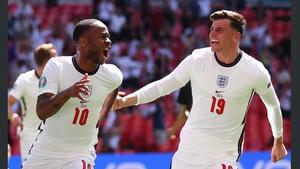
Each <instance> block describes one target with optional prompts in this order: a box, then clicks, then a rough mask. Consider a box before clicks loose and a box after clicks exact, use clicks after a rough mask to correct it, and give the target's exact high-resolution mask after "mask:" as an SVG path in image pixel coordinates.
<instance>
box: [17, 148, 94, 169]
mask: <svg viewBox="0 0 300 169" xmlns="http://www.w3.org/2000/svg"><path fill="white" fill-rule="evenodd" d="M74 154H79V153H74ZM95 159H96V153H95V152H93V153H89V154H85V155H80V154H79V155H78V156H73V157H66V156H63V155H60V156H57V157H53V156H47V155H41V154H38V153H32V154H30V155H29V156H28V158H27V160H26V161H24V162H23V163H22V169H93V168H94V165H95V162H94V161H95Z"/></svg>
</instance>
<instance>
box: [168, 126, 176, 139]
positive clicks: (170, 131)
mask: <svg viewBox="0 0 300 169" xmlns="http://www.w3.org/2000/svg"><path fill="white" fill-rule="evenodd" d="M167 132H168V138H169V139H171V140H174V139H175V138H176V133H175V130H174V128H173V127H169V128H168V130H167Z"/></svg>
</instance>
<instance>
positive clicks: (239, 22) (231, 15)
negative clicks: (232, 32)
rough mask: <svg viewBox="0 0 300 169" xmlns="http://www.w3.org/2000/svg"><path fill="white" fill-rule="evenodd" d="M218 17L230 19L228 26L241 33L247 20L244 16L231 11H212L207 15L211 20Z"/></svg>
mask: <svg viewBox="0 0 300 169" xmlns="http://www.w3.org/2000/svg"><path fill="white" fill-rule="evenodd" d="M218 19H229V20H230V21H231V23H230V26H231V27H232V28H234V29H236V30H237V31H239V32H240V33H241V35H243V32H244V30H245V29H246V24H247V21H246V20H245V18H244V16H243V15H241V14H239V13H237V12H233V11H228V10H221V11H216V12H214V13H212V14H211V15H210V17H209V20H210V21H211V22H213V21H215V20H218Z"/></svg>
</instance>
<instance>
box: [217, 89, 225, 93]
mask: <svg viewBox="0 0 300 169" xmlns="http://www.w3.org/2000/svg"><path fill="white" fill-rule="evenodd" d="M223 92H224V91H222V90H220V91H219V90H216V93H223Z"/></svg>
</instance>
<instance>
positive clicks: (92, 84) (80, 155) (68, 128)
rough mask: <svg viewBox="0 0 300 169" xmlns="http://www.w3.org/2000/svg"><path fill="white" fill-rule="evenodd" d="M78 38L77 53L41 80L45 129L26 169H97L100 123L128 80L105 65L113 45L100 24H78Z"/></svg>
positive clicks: (52, 64)
mask: <svg viewBox="0 0 300 169" xmlns="http://www.w3.org/2000/svg"><path fill="white" fill-rule="evenodd" d="M73 39H74V41H75V43H76V46H77V47H76V48H77V53H76V54H75V55H74V56H62V57H56V58H53V59H51V60H50V61H49V62H48V63H47V65H46V67H45V69H44V72H43V74H42V77H41V79H40V82H39V96H38V101H37V108H36V109H37V114H38V117H39V118H40V119H41V120H43V122H44V128H43V130H42V131H40V133H39V134H38V136H37V139H36V142H35V143H34V144H33V147H32V149H31V150H30V154H29V156H28V159H27V160H26V161H25V162H23V168H24V169H62V168H64V169H84V168H86V169H90V168H94V164H95V163H94V160H95V158H96V152H95V149H94V146H95V145H96V143H97V141H98V138H97V134H98V126H99V125H98V120H99V119H101V121H103V118H102V117H106V116H107V113H108V112H109V111H110V108H111V106H112V104H113V101H114V99H115V98H116V96H117V94H118V87H119V86H120V84H121V82H122V79H123V76H122V73H121V71H120V70H119V69H118V68H117V67H116V66H115V65H112V64H105V60H106V59H107V58H108V52H109V50H110V48H111V44H112V43H111V40H110V34H109V32H108V29H107V27H106V25H105V24H103V23H102V22H101V21H99V20H97V19H85V20H81V21H79V22H78V23H77V24H76V25H75V28H74V31H73ZM100 114H101V115H100Z"/></svg>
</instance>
